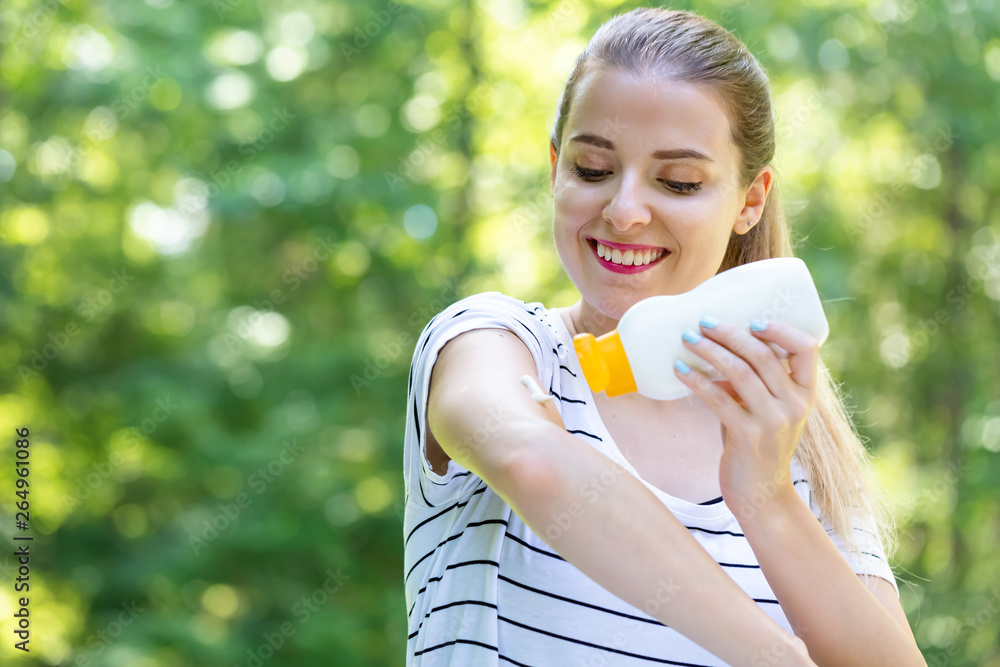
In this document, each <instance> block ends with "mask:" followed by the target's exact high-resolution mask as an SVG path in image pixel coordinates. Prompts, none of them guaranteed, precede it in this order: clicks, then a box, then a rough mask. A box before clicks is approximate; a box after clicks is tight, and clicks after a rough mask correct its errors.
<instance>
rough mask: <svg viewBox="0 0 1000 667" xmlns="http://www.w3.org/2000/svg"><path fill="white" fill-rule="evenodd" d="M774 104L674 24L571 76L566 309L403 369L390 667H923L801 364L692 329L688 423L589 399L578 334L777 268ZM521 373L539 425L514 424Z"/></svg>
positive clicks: (859, 492) (842, 456) (838, 427)
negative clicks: (716, 278)
mask: <svg viewBox="0 0 1000 667" xmlns="http://www.w3.org/2000/svg"><path fill="white" fill-rule="evenodd" d="M773 154H774V123H773V120H772V117H771V106H770V100H769V90H768V81H767V78H766V75H765V74H764V72H763V70H762V69H761V67H760V65H759V63H757V61H756V60H755V59H754V57H753V56H752V55H751V54H750V53H749V52H748V51H747V49H746V47H745V46H744V45H743V44H742V43H741V42H739V41H738V40H737V39H736V38H735V37H733V36H732V35H731V34H730V33H729V32H727V31H725V30H724V29H722V28H721V27H719V26H718V25H716V24H714V23H712V22H710V21H708V20H706V19H704V18H701V17H699V16H697V15H695V14H691V13H689V12H683V11H667V10H662V9H645V8H644V9H636V10H633V11H631V12H629V13H627V14H624V15H620V16H616V17H614V18H613V19H612V20H610V21H609V22H608V23H606V24H605V25H604V26H602V27H601V28H600V30H598V32H597V33H596V34H595V35H594V37H593V39H592V40H591V42H590V44H589V45H588V46H587V48H586V49H585V50H584V52H583V53H582V54H581V56H580V58H579V59H578V60H577V63H576V66H575V68H574V70H573V72H572V74H571V75H570V77H569V80H568V82H567V85H566V88H565V90H564V92H563V95H562V98H561V100H560V104H559V112H558V116H557V120H556V123H555V127H554V130H553V134H552V137H551V159H552V192H553V202H554V219H553V229H554V238H555V245H556V249H557V251H558V253H559V258H560V260H561V262H562V265H563V267H564V268H565V270H566V272H567V274H568V275H569V277H570V278H571V279H572V281H573V283H574V284H575V285H576V287H577V288H578V289H579V291H580V294H581V299H580V301H578V302H577V303H576V304H574V305H573V306H570V307H568V308H563V309H556V308H553V309H547V308H546V307H545V306H544V305H542V304H541V303H524V302H522V301H519V300H517V299H514V298H512V297H508V296H506V295H503V294H500V293H497V292H487V293H484V294H477V295H473V296H470V297H466V298H465V299H462V300H460V301H459V302H457V303H455V304H453V305H452V306H450V307H449V308H447V309H445V310H444V311H443V312H441V313H440V314H438V315H437V316H436V317H435V318H434V319H432V320H431V322H429V323H428V325H427V327H426V328H425V330H424V332H423V334H422V335H421V337H420V340H419V341H418V342H417V346H416V349H415V351H414V357H413V364H412V366H411V372H410V382H409V390H408V391H409V405H408V417H407V432H406V442H405V447H406V456H405V459H404V472H405V480H406V495H407V502H406V514H405V519H404V549H405V584H406V599H407V612H408V615H409V641H408V644H407V664H408V665H476V666H480V665H499V664H514V665H533V666H544V667H548V666H550V665H649V664H673V665H720V664H737V665H746V664H751V665H754V666H756V665H813V664H818V665H828V664H830V665H832V664H837V665H841V664H843V665H890V664H891V665H924V664H926V663H925V662H924V661H923V659H922V658H921V656H920V652H919V650H918V649H917V647H916V643H915V641H914V639H913V635H912V632H911V631H910V628H909V625H908V623H907V620H906V617H905V615H904V614H903V610H902V608H901V606H900V604H899V599H898V589H897V588H896V584H895V579H894V577H893V574H892V571H891V569H890V568H889V566H888V564H887V563H886V555H885V549H884V547H883V542H884V539H883V538H882V537H880V534H881V535H883V536H884V535H888V534H890V533H889V532H888V530H887V529H888V527H889V525H890V522H889V521H888V519H887V517H885V516H884V513H883V511H882V505H881V504H880V503H879V502H878V501H877V496H876V495H875V494H874V492H873V491H872V490H871V489H870V485H869V483H868V481H867V477H868V476H867V472H868V462H867V459H866V455H865V450H864V447H863V446H862V444H861V443H860V442H859V440H858V438H857V436H856V434H855V433H854V431H853V430H852V427H851V424H850V422H849V421H848V419H847V417H846V415H845V413H844V410H843V406H842V403H841V400H840V398H839V396H838V394H837V393H836V391H835V389H834V386H833V385H832V383H831V380H830V377H829V375H828V373H827V371H826V368H825V367H824V366H823V364H822V363H820V360H819V354H818V346H817V344H816V341H815V340H814V339H812V338H811V337H809V336H807V335H806V334H804V333H803V332H801V331H798V330H797V329H795V328H793V327H790V326H787V325H783V324H781V323H777V322H773V323H771V324H770V325H768V326H766V328H764V329H763V330H761V331H755V332H752V333H746V332H742V331H739V330H737V329H736V328H735V327H733V326H731V324H728V323H725V322H710V321H703V322H702V326H701V332H700V334H699V333H697V332H687V334H686V335H685V345H687V346H688V349H690V350H691V351H693V352H694V353H695V354H697V355H699V356H700V357H702V358H703V359H705V360H706V361H707V362H708V363H711V364H712V365H713V366H715V367H716V368H717V369H718V370H719V371H720V372H721V373H722V374H723V376H724V377H725V378H726V381H724V382H714V383H713V382H709V381H707V379H706V378H705V377H704V376H703V375H701V374H700V373H699V372H698V371H696V370H691V369H688V368H687V367H685V366H684V365H683V364H678V366H677V371H676V374H677V377H679V378H681V380H682V381H683V382H684V383H685V384H686V385H687V386H688V387H689V388H690V389H691V390H692V394H691V395H690V396H688V397H686V398H684V399H679V400H674V401H656V400H651V399H648V398H645V397H643V396H641V395H639V394H636V393H633V394H627V395H623V396H617V397H615V398H612V399H609V398H608V397H607V396H605V395H604V394H598V395H595V394H593V393H592V392H591V391H590V390H589V388H588V387H587V384H586V381H585V380H584V378H583V374H582V372H581V370H580V366H579V364H578V362H577V359H576V357H575V355H574V354H573V348H572V337H573V336H574V335H575V334H578V333H582V332H589V333H592V334H594V335H601V334H604V333H606V332H608V331H610V330H612V329H614V328H615V327H616V325H617V321H618V319H619V318H620V317H621V316H622V314H623V313H624V312H625V311H626V310H627V309H628V308H629V307H630V306H632V305H633V304H634V303H636V302H637V301H639V300H640V299H644V298H647V297H650V296H654V295H657V294H679V293H683V292H686V291H689V290H690V289H692V288H694V287H695V286H697V285H699V284H700V283H702V282H703V281H704V280H706V279H708V278H710V277H711V276H713V275H715V274H716V273H718V272H719V271H723V270H725V269H728V268H731V267H733V266H737V265H739V264H743V263H746V262H751V261H756V260H760V259H765V258H769V257H778V256H790V255H791V254H792V252H791V247H790V245H789V242H788V240H787V239H788V237H787V230H786V228H785V223H784V219H783V217H782V216H781V215H780V210H779V207H778V200H777V197H776V192H775V191H774V169H773V168H772V167H771V166H770V165H769V162H770V161H771V159H772V157H773ZM524 375H527V376H529V377H530V378H532V379H533V380H536V381H537V382H539V383H540V385H541V386H542V387H545V388H547V389H548V393H549V394H550V395H551V396H553V397H554V399H555V403H557V404H558V405H557V407H558V411H555V410H553V409H552V408H547V407H545V404H540V403H539V402H537V401H536V400H534V399H533V398H532V396H531V394H529V393H528V392H527V391H525V389H524V387H523V386H522V385H521V383H520V379H521V377H522V376H524Z"/></svg>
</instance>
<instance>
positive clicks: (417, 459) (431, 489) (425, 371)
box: [403, 292, 553, 508]
mask: <svg viewBox="0 0 1000 667" xmlns="http://www.w3.org/2000/svg"><path fill="white" fill-rule="evenodd" d="M473 329H507V330H509V331H511V332H513V333H514V334H515V335H516V336H517V337H518V338H519V339H521V341H522V342H524V344H525V346H527V348H528V351H529V352H530V353H531V356H532V358H533V359H534V361H535V368H536V372H537V374H538V378H539V380H540V381H541V382H549V378H550V377H551V375H552V373H553V363H552V361H551V358H552V350H551V348H552V346H553V342H552V336H551V334H550V333H549V332H548V331H547V329H548V327H545V326H543V325H542V324H541V322H540V321H539V320H538V319H537V318H536V317H535V316H534V315H533V314H532V311H531V310H530V309H529V306H528V304H525V303H524V302H523V301H521V300H519V299H515V298H513V297H510V296H507V295H505V294H502V293H500V292H483V293H481V294H474V295H472V296H468V297H465V298H464V299H461V300H459V301H456V302H455V303H453V304H452V305H450V306H448V307H447V308H445V309H444V310H442V311H441V312H440V313H438V314H437V315H435V316H434V317H433V318H432V319H431V320H430V322H428V323H427V325H426V326H425V327H424V330H423V332H422V333H421V334H420V338H419V339H418V340H417V344H416V347H415V348H414V350H413V360H412V362H411V364H410V376H409V383H408V388H407V416H406V434H405V438H404V457H403V478H404V483H405V496H406V502H407V503H415V504H417V505H420V506H422V507H431V508H433V507H437V506H439V505H441V504H442V503H447V502H452V501H454V500H455V499H457V498H461V497H463V496H465V495H467V494H470V493H472V491H474V490H475V489H476V488H477V487H478V486H479V484H480V482H481V481H482V480H481V479H480V478H479V476H478V475H476V474H474V473H472V472H470V471H469V470H466V469H465V468H464V467H462V466H461V465H459V464H458V463H456V462H455V461H453V460H450V459H449V461H448V469H447V470H446V471H445V472H444V474H441V475H439V474H438V473H436V472H434V471H433V470H431V468H430V465H429V464H428V462H427V423H426V418H427V393H428V388H429V386H430V379H431V370H432V369H433V367H434V363H435V362H436V361H437V356H438V353H439V352H440V351H441V348H442V347H444V345H445V343H447V342H448V341H450V340H451V339H453V338H455V337H456V336H458V335H460V334H463V333H465V332H467V331H472V330H473ZM545 386H548V385H545Z"/></svg>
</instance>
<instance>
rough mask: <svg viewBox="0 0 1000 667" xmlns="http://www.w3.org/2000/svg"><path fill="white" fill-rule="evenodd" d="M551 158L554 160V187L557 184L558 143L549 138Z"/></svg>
mask: <svg viewBox="0 0 1000 667" xmlns="http://www.w3.org/2000/svg"><path fill="white" fill-rule="evenodd" d="M549 159H550V160H551V161H552V187H553V188H554V187H555V186H556V161H557V160H558V156H557V155H556V145H555V142H553V141H552V140H551V139H550V140H549Z"/></svg>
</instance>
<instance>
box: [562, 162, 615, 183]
mask: <svg viewBox="0 0 1000 667" xmlns="http://www.w3.org/2000/svg"><path fill="white" fill-rule="evenodd" d="M570 171H572V172H573V173H574V174H576V175H577V176H579V177H580V178H582V179H583V180H585V181H595V180H597V179H598V178H601V177H602V176H606V175H607V174H610V173H611V172H610V171H601V170H599V169H587V168H585V167H581V166H580V165H578V164H574V165H573V167H572V169H570Z"/></svg>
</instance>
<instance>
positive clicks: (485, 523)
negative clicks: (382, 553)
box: [403, 519, 507, 584]
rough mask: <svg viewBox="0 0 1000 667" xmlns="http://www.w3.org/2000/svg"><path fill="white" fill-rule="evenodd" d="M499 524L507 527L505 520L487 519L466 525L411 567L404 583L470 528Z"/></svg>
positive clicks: (404, 578)
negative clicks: (416, 569)
mask: <svg viewBox="0 0 1000 667" xmlns="http://www.w3.org/2000/svg"><path fill="white" fill-rule="evenodd" d="M497 523H499V524H502V525H504V526H506V525H507V521H506V520H505V519H486V520H484V521H472V522H470V523H469V524H468V525H466V527H465V528H463V529H462V532H460V533H456V534H454V535H452V536H451V537H446V538H445V539H443V540H441V541H440V542H438V545H437V546H436V547H434V548H433V549H431V550H430V551H428V552H427V553H425V554H424V555H423V556H421V557H420V558H419V559H418V560H417V562H416V563H414V564H413V565H412V566H411V567H410V569H409V570H408V571H407V572H406V576H405V577H403V583H404V584H405V583H406V580H407V579H409V578H410V575H411V574H413V570H414V569H415V568H416V567H417V566H418V565H420V564H421V563H422V562H424V560H426V559H427V558H430V557H431V556H433V555H434V554H435V553H436V552H437V550H438V549H440V548H441V547H443V546H444V545H445V544H447V543H448V542H451V541H452V540H457V539H458V538H460V537H461V536H462V535H464V534H465V531H466V530H468V529H469V528H476V527H477V526H486V525H489V524H497Z"/></svg>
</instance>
